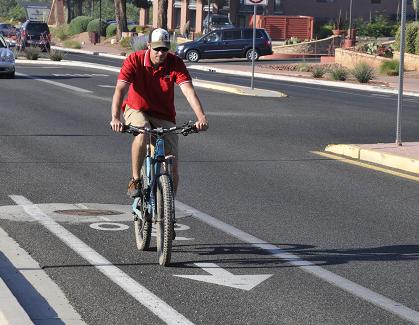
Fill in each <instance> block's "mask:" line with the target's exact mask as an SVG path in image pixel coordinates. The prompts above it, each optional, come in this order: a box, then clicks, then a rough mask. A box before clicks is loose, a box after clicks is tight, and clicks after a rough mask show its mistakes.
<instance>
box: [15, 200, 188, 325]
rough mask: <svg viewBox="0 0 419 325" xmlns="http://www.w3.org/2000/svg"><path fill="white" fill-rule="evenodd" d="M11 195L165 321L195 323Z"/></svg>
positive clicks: (78, 252) (37, 219)
mask: <svg viewBox="0 0 419 325" xmlns="http://www.w3.org/2000/svg"><path fill="white" fill-rule="evenodd" d="M10 198H11V199H12V200H13V201H14V202H15V203H16V204H17V205H19V206H21V207H22V208H23V209H24V210H25V212H26V213H27V214H28V215H29V216H31V217H32V218H33V219H35V220H36V221H38V222H39V223H40V224H41V225H43V226H44V227H45V228H47V229H48V230H49V231H50V232H51V233H53V234H54V235H55V236H57V237H58V238H59V239H60V240H61V241H63V242H64V243H65V244H66V245H67V246H68V247H70V248H71V249H72V250H73V251H74V252H76V253H77V254H79V255H80V256H81V257H82V258H84V259H86V260H87V261H88V262H89V263H90V264H92V265H93V266H94V267H95V268H96V269H98V270H99V271H100V272H102V273H103V274H104V275H105V276H107V277H108V278H109V279H110V280H111V281H113V282H114V283H115V284H117V285H118V286H120V287H121V288H122V289H123V290H125V292H127V293H128V294H129V295H131V296H132V297H133V298H134V299H136V300H137V301H138V302H139V303H141V304H142V305H143V306H144V307H146V308H148V309H149V310H150V311H151V312H153V313H154V314H155V315H156V316H157V317H159V318H160V319H161V320H162V321H163V322H165V323H166V324H170V325H172V324H173V325H174V324H178V325H179V324H181V325H183V324H193V323H192V322H191V321H190V320H188V319H187V318H186V317H185V316H183V315H182V314H180V313H179V312H177V311H176V310H175V309H173V308H172V307H170V306H169V305H168V304H167V303H165V302H164V301H163V300H161V299H160V298H159V297H157V296H156V295H155V294H153V293H152V292H151V291H149V290H148V289H146V288H145V287H143V286H142V285H141V284H139V283H138V282H136V281H135V280H134V279H133V278H131V277H130V276H129V275H127V274H125V273H124V272H122V271H121V270H120V269H119V268H117V267H116V266H114V265H112V263H111V262H110V261H108V260H107V259H106V258H105V257H103V256H102V255H100V254H99V253H97V252H96V251H95V250H93V249H92V248H90V247H89V246H88V245H86V244H85V243H84V242H83V241H81V240H80V239H79V238H77V237H76V236H74V235H73V234H72V233H71V232H69V231H68V230H67V229H65V228H64V227H63V226H61V225H59V224H58V223H56V222H55V221H54V220H53V219H52V218H50V217H49V216H48V215H46V214H45V213H44V212H42V211H41V209H40V208H39V207H38V206H36V205H35V204H33V203H32V202H31V201H29V200H28V199H26V198H25V197H23V196H20V195H10Z"/></svg>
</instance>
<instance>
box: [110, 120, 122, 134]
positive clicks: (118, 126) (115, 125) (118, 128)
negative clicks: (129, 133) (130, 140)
mask: <svg viewBox="0 0 419 325" xmlns="http://www.w3.org/2000/svg"><path fill="white" fill-rule="evenodd" d="M110 125H111V128H112V130H113V131H115V132H122V131H123V129H124V124H122V122H121V120H120V119H118V118H113V119H112V121H111V123H110Z"/></svg>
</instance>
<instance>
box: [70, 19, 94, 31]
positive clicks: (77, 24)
mask: <svg viewBox="0 0 419 325" xmlns="http://www.w3.org/2000/svg"><path fill="white" fill-rule="evenodd" d="M91 20H93V18H92V17H87V16H78V17H76V18H74V19H73V20H72V21H71V22H70V25H69V26H68V33H69V34H70V35H76V34H80V33H83V32H86V31H87V25H88V24H89V22H90V21H91Z"/></svg>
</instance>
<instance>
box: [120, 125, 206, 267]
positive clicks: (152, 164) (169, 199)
mask: <svg viewBox="0 0 419 325" xmlns="http://www.w3.org/2000/svg"><path fill="white" fill-rule="evenodd" d="M123 132H126V133H131V134H132V135H138V134H140V133H144V134H147V135H149V137H148V142H147V146H146V156H145V159H144V163H143V165H142V167H141V172H140V179H141V186H142V188H141V190H140V193H141V194H140V196H139V197H136V198H134V201H133V203H132V214H133V216H134V231H135V240H136V244H137V248H138V249H139V250H141V251H142V250H148V249H149V248H150V241H151V229H152V224H155V225H156V230H157V255H158V259H159V264H160V265H163V266H167V265H169V264H170V259H171V254H172V241H173V240H174V238H175V232H174V224H175V222H176V218H175V202H174V190H173V176H172V166H173V159H174V157H173V156H165V151H164V135H165V134H167V133H171V132H176V133H180V134H182V135H184V136H187V135H188V134H190V133H197V132H198V131H197V130H196V128H195V125H194V124H193V123H192V122H191V121H190V122H187V123H185V124H183V125H182V126H174V127H172V128H148V127H136V126H132V125H124V128H123ZM152 137H155V138H156V143H155V146H154V153H153V154H152V143H153V142H152Z"/></svg>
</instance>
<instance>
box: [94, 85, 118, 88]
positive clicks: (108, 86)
mask: <svg viewBox="0 0 419 325" xmlns="http://www.w3.org/2000/svg"><path fill="white" fill-rule="evenodd" d="M97 86H98V87H102V88H115V85H97Z"/></svg>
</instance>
